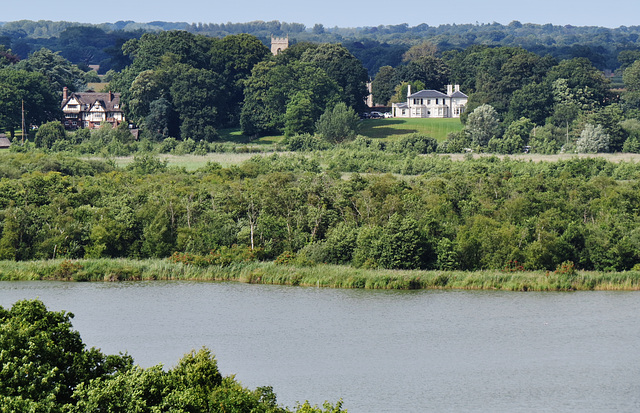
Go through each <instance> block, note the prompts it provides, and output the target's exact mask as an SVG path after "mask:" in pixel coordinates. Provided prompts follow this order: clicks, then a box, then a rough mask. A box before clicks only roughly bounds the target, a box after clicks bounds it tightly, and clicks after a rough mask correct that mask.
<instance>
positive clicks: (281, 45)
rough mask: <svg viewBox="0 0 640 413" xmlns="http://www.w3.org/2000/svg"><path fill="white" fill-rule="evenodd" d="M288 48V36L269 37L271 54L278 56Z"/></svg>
mask: <svg viewBox="0 0 640 413" xmlns="http://www.w3.org/2000/svg"><path fill="white" fill-rule="evenodd" d="M287 47H289V36H288V35H287V37H273V36H271V53H272V54H273V55H274V56H275V55H278V54H280V52H281V51H283V50H284V49H286V48H287Z"/></svg>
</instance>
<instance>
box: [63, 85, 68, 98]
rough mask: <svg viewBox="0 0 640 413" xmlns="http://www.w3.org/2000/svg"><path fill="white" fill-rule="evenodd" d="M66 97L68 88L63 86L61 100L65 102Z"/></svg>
mask: <svg viewBox="0 0 640 413" xmlns="http://www.w3.org/2000/svg"><path fill="white" fill-rule="evenodd" d="M68 97H69V88H68V87H66V86H65V87H64V88H63V89H62V100H67V98H68Z"/></svg>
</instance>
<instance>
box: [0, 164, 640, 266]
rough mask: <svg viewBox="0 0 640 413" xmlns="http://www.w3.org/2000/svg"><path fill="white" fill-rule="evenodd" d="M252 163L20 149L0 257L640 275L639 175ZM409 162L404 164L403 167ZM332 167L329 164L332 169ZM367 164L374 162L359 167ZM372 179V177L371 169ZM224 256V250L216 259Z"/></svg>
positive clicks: (585, 168) (2, 206)
mask: <svg viewBox="0 0 640 413" xmlns="http://www.w3.org/2000/svg"><path fill="white" fill-rule="evenodd" d="M354 154H355V153H354V152H350V153H345V154H342V155H338V154H336V156H343V158H336V159H324V160H321V159H320V158H318V159H313V158H312V159H308V158H307V157H305V156H297V155H291V156H279V155H273V156H271V157H261V156H258V157H254V158H252V159H251V160H250V161H247V162H245V163H243V164H241V165H239V166H234V167H230V168H222V167H220V166H219V165H217V164H210V165H208V166H207V167H205V168H202V169H200V170H197V171H195V172H193V173H189V172H185V171H184V170H176V169H171V168H167V166H166V164H165V163H163V162H160V161H158V160H154V159H153V158H148V157H138V158H136V159H135V161H134V162H133V163H132V164H130V165H129V166H128V167H127V168H126V170H119V169H116V168H114V167H113V166H110V165H109V164H105V163H101V162H97V161H91V162H88V161H80V160H77V159H72V158H63V157H50V156H44V155H38V156H34V155H33V154H31V155H28V156H25V155H20V154H15V155H7V156H6V157H4V158H3V163H2V165H3V168H2V171H1V175H2V176H3V177H4V178H3V179H2V180H1V181H0V228H1V233H0V258H1V259H8V260H31V259H47V258H53V257H60V258H62V257H66V258H83V257H85V258H97V257H129V258H146V257H169V256H171V255H173V254H174V253H175V252H179V253H186V254H191V255H193V256H200V257H211V259H213V260H214V261H213V263H214V264H215V259H217V258H215V257H217V256H218V255H220V254H222V255H223V256H224V254H230V253H231V254H232V255H233V254H235V256H239V257H243V256H245V255H243V254H245V253H247V254H250V255H251V256H253V257H255V259H262V260H278V259H280V260H285V261H286V260H289V259H291V257H294V259H299V260H300V262H304V263H310V264H312V263H335V264H349V265H353V266H356V267H365V268H399V269H417V268H423V269H443V270H451V269H461V270H477V269H503V268H505V266H509V265H513V263H514V262H518V263H520V264H518V265H521V266H522V268H523V269H548V270H554V269H556V268H557V267H558V266H560V265H561V264H563V263H571V264H570V265H574V266H575V267H576V268H579V269H595V270H618V271H620V270H628V269H631V268H633V267H634V266H635V265H636V264H638V263H640V239H639V237H640V230H639V226H638V223H639V217H638V211H639V210H640V209H639V206H640V205H639V204H640V187H639V186H638V177H639V176H638V175H639V172H640V168H639V167H638V165H637V164H634V163H620V164H614V163H610V162H607V161H604V160H601V159H572V160H568V161H558V162H555V163H546V162H541V163H530V162H521V161H513V160H508V159H507V160H502V161H501V160H499V159H497V158H488V159H477V160H467V161H465V162H454V161H451V160H449V159H447V158H441V157H438V156H428V157H417V158H414V160H413V161H411V162H415V164H416V165H420V168H421V169H420V173H421V175H418V176H413V177H402V178H399V177H395V176H392V175H379V174H362V173H355V172H354V173H352V174H350V175H349V176H348V177H347V178H346V179H344V178H343V176H342V174H341V172H340V170H341V168H340V165H342V164H343V162H344V163H346V164H348V165H353V166H352V167H350V168H353V170H359V171H362V169H363V168H364V167H365V165H366V164H365V163H364V162H363V161H362V160H361V159H358V158H352V160H351V162H350V163H349V162H347V161H348V159H347V158H346V157H352V156H354ZM395 161H396V162H401V161H398V160H397V159H396V160H395ZM321 165H327V168H328V169H327V170H324V168H323V167H321ZM357 165H362V166H360V167H359V168H358V167H357ZM363 172H364V171H363ZM210 254H213V255H210Z"/></svg>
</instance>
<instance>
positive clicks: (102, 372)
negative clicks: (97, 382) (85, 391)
mask: <svg viewBox="0 0 640 413" xmlns="http://www.w3.org/2000/svg"><path fill="white" fill-rule="evenodd" d="M72 318H73V314H71V313H66V312H55V311H48V310H47V309H46V307H45V306H44V304H43V303H42V302H41V301H18V302H17V303H16V304H14V305H13V307H12V308H11V309H10V310H5V309H3V308H2V307H0V348H1V349H2V351H0V366H2V367H1V368H0V383H2V386H0V405H2V406H3V407H4V406H6V405H10V406H11V405H24V406H29V407H30V409H33V410H31V411H61V409H60V408H61V406H62V405H63V404H65V403H71V402H72V398H71V395H72V393H73V392H74V390H75V389H76V388H77V386H78V385H80V383H83V382H89V381H90V380H93V379H97V378H99V377H106V376H110V375H113V374H115V373H117V372H120V371H127V370H128V369H130V368H131V366H132V362H133V361H132V359H131V358H130V357H129V356H122V355H121V356H105V355H104V354H102V353H101V352H100V351H98V350H96V349H95V348H91V349H87V348H85V345H84V344H83V343H82V340H81V339H80V334H79V333H78V332H77V331H73V330H72V329H71V319H72ZM25 411H26V410H25Z"/></svg>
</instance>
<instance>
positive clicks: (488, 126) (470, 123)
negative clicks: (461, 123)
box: [464, 105, 500, 146]
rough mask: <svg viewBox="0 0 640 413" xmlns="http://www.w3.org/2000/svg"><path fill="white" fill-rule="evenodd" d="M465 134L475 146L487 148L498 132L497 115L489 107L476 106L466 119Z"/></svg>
mask: <svg viewBox="0 0 640 413" xmlns="http://www.w3.org/2000/svg"><path fill="white" fill-rule="evenodd" d="M464 130H465V132H466V133H467V135H468V136H469V138H470V139H471V143H472V144H473V145H476V146H487V143H489V140H490V139H491V138H493V137H494V136H496V135H497V134H498V132H499V130H500V123H499V120H498V113H497V112H496V110H495V109H494V108H493V107H492V106H491V105H482V106H478V107H477V108H476V109H475V110H474V111H473V112H471V113H470V114H469V117H468V118H467V124H466V125H465V128H464Z"/></svg>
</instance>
